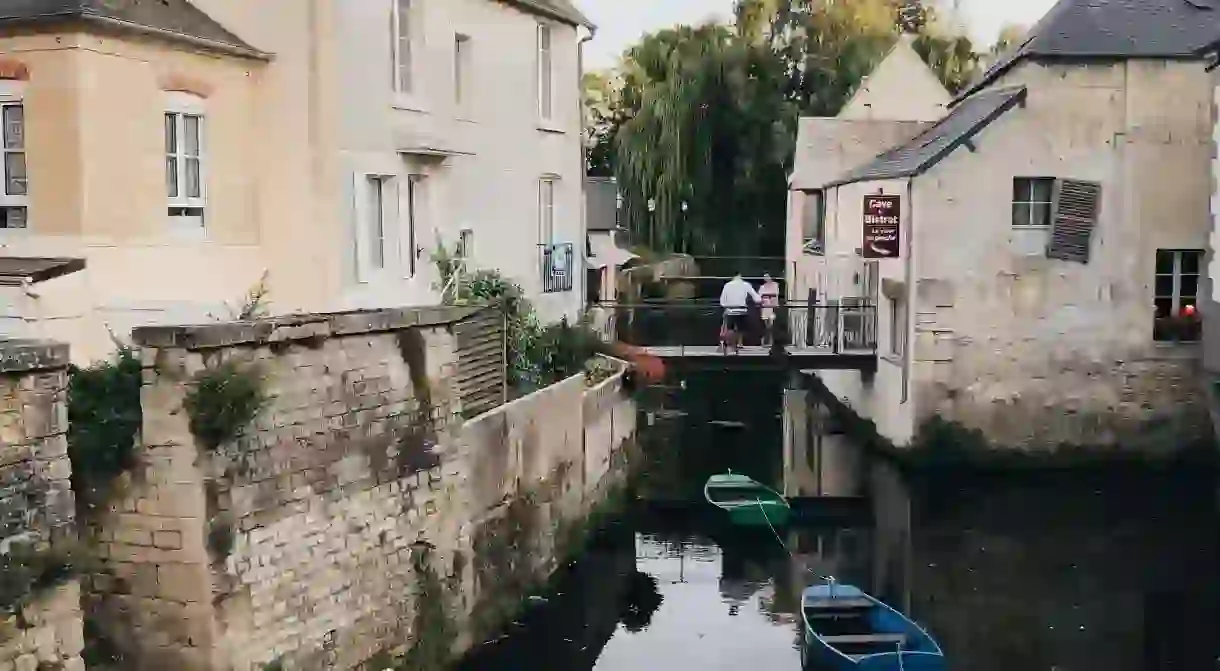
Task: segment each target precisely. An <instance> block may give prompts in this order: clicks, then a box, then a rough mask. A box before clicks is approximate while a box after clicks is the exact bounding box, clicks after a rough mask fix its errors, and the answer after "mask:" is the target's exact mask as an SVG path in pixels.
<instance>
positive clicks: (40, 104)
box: [0, 33, 299, 360]
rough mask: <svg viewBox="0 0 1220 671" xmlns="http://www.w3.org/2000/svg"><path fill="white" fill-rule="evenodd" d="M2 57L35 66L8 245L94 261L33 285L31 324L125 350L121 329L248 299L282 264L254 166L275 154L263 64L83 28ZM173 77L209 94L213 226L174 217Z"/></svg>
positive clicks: (8, 48)
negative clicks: (264, 242) (269, 238)
mask: <svg viewBox="0 0 1220 671" xmlns="http://www.w3.org/2000/svg"><path fill="white" fill-rule="evenodd" d="M0 57H3V58H10V59H15V60H19V61H20V62H22V63H24V64H25V65H26V66H27V68H28V71H29V79H28V81H26V82H20V83H14V82H9V83H8V84H9V86H10V87H11V86H17V87H20V90H21V91H22V95H23V96H24V104H25V112H26V119H27V140H26V144H27V147H26V152H27V160H28V162H29V173H30V198H29V208H30V209H29V213H30V215H29V216H30V226H29V228H28V229H27V230H24V231H12V230H7V231H0V239H2V240H3V243H4V245H5V250H4V253H5V254H7V255H13V256H81V257H84V258H85V259H86V262H87V268H86V270H84V271H82V272H80V273H77V274H75V275H73V276H69V277H65V278H60V279H57V280H52V281H49V282H46V283H43V284H40V285H38V286H36V287H35V288H34V291H35V292H36V294H37V296H38V298H37V301H36V305H35V306H34V308H33V313H34V314H31V315H29V316H28V317H27V318H29V319H35V320H37V321H35V322H34V323H31V324H29V329H28V332H31V333H33V334H35V335H43V336H48V337H55V338H59V339H64V340H67V341H68V342H70V343H72V344H73V345H74V348H73V355H74V357H75V358H77V359H78V360H87V359H92V358H96V357H99V356H104V355H105V354H106V353H107V352H109V351H110V350H111V349H112V348H113V345H112V342H111V338H110V334H109V331H111V330H112V331H114V332H115V333H116V335H118V336H120V337H125V336H126V334H127V332H128V331H129V330H130V328H131V327H132V326H135V325H138V324H144V323H155V322H161V321H200V320H203V319H206V318H207V317H208V314H209V313H219V314H224V313H225V310H224V307H223V303H224V302H225V301H230V302H233V303H235V304H236V303H238V302H240V300H241V297H242V295H243V294H244V293H245V291H246V290H247V289H248V288H249V287H250V286H251V285H252V284H254V283H255V282H256V281H257V280H258V278H259V276H260V275H261V274H262V272H263V271H264V269H267V268H268V267H269V265H270V264H269V263H268V259H266V258H264V255H263V254H262V250H261V249H260V248H259V243H260V238H261V235H260V226H259V218H260V217H259V215H260V213H259V211H258V209H257V204H258V199H259V192H260V188H261V184H260V181H259V171H257V170H255V169H254V168H255V167H256V166H257V165H258V162H259V160H260V158H261V157H263V156H265V155H266V154H267V151H266V149H265V148H264V145H263V143H262V142H261V141H260V140H261V134H260V133H259V132H258V130H259V129H258V127H257V126H256V125H255V123H254V120H255V113H256V110H257V107H258V102H259V101H258V94H257V84H258V79H259V74H260V71H261V70H262V68H264V67H265V66H264V65H263V64H261V63H258V62H256V61H249V60H240V59H234V58H231V57H216V56H208V55H202V54H197V53H189V52H187V51H183V50H180V49H177V48H174V47H171V46H169V45H167V44H163V43H157V42H150V41H142V40H136V39H117V38H113V37H103V36H98V35H87V34H81V33H61V34H40V35H26V36H13V37H7V38H4V39H3V40H0ZM171 78H178V79H180V80H189V81H193V82H198V83H199V84H200V86H198V87H197V88H200V89H202V91H201V92H204V93H206V94H207V97H206V98H204V99H202V100H201V101H200V104H201V105H202V107H203V111H204V113H205V115H206V125H205V135H204V147H205V160H206V164H205V173H204V178H205V188H206V190H207V208H206V212H207V224H206V226H205V227H204V228H203V229H197V230H184V229H182V228H181V227H176V226H174V225H172V224H171V221H170V219H169V217H168V215H167V200H166V195H165V157H164V135H163V133H164V125H163V114H164V112H165V110H166V105H167V103H168V101H169V95H170V94H169V93H167V92H166V91H164V90H162V83H163V82H167V81H169V80H170V79H171ZM289 158H291V157H289ZM298 160H299V159H298Z"/></svg>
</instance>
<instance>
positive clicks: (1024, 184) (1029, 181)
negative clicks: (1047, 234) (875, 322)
mask: <svg viewBox="0 0 1220 671" xmlns="http://www.w3.org/2000/svg"><path fill="white" fill-rule="evenodd" d="M1054 195H1055V178H1054V177H1014V178H1013V180H1012V227H1013V228H1024V229H1037V230H1050V227H1051V213H1052V211H1053V209H1054Z"/></svg>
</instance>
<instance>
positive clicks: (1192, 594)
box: [456, 373, 1220, 671]
mask: <svg viewBox="0 0 1220 671" xmlns="http://www.w3.org/2000/svg"><path fill="white" fill-rule="evenodd" d="M727 375H728V376H727V377H726V374H724V373H708V374H705V375H702V376H694V377H690V378H688V381H687V383H686V384H685V385H684V388H678V389H671V390H668V391H666V392H664V393H658V394H657V396H658V397H657V398H655V399H650V400H649V401H647V402H646V405H647V406H648V408H647V412H648V413H650V414H649V416H650V417H651V421H648V422H642V424H644V425H646V426H644V428H643V430H642V434H641V437H640V438H641V439H640V443H641V448H642V449H641V455H640V457H639V461H640V463H638V464H637V467H636V470H637V472H638V477H637V478H636V480H635V482H634V487H633V492H634V493H633V499H634V500H633V502H632V505H631V506H630V510H629V512H627V513H625V514H623V515H622V516H621V517H620V518H619V519H617V520H615V521H614V522H613V523H611V524H610V525H609V526H608V527H607V528H606V529H605V530H603V531H602V532H601V533H599V534H598V535H597V536H596V537H595V538H594V539H593V542H592V543H591V545H590V547H589V549H588V550H587V551H586V553H585V554H584V555H583V556H582V557H581V558H579V559H578V560H577V561H575V562H573V563H572V564H571V565H569V566H568V567H566V568H565V569H564V570H563V571H561V572H560V574H559V575H557V576H556V577H555V578H554V580H553V581H552V584H551V586H550V587H549V589H548V590H546V591H545V592H543V593H540V594H538V595H536V596H534V597H533V598H531V599H530V604H531V605H530V606H529V608H527V610H526V612H524V613H523V614H522V615H521V617H520V618H518V620H517V621H516V622H514V623H513V624H512V625H511V626H510V627H509V628H508V629H507V630H506V631H504V632H503V634H502V635H501V636H499V637H497V638H494V639H493V640H490V641H487V642H485V643H483V644H482V645H480V646H478V647H477V648H476V649H475V650H474V651H472V653H471V654H470V655H469V656H468V657H467V659H465V660H463V661H462V662H461V663H460V664H459V665H457V667H456V668H457V670H458V671H484V670H486V671H492V670H496V671H515V670H518V669H520V670H522V671H527V670H528V671H593V670H596V671H647V670H651V669H657V670H667V671H668V670H685V669H690V670H692V671H695V670H719V669H724V670H730V669H731V670H733V671H741V670H742V669H749V670H750V671H781V670H791V671H797V670H799V669H800V661H799V660H800V657H799V651H798V649H797V641H798V640H799V636H800V633H799V632H800V627H799V611H798V607H797V606H798V603H799V593H800V590H801V589H802V588H803V587H805V586H806V585H808V584H810V583H811V582H815V581H816V580H817V579H818V578H817V576H819V575H833V576H835V577H837V578H838V579H839V580H840V581H843V582H850V583H853V584H856V585H859V586H861V587H863V588H865V589H866V590H868V591H870V592H872V593H874V594H876V595H878V596H880V597H882V598H884V599H885V600H887V601H888V602H889V603H891V604H893V605H895V606H896V607H900V608H904V609H906V610H907V611H908V612H909V613H911V614H912V615H913V616H914V617H915V618H916V619H917V620H918V621H919V622H920V623H921V624H923V625H925V626H926V627H927V628H928V629H929V630H930V631H931V632H932V634H933V635H934V636H935V637H936V638H937V639H938V640H939V641H940V643H941V645H942V647H943V648H944V649H945V650H946V653H947V656H948V659H949V662H950V668H951V669H954V670H955V671H1128V670H1130V671H1179V670H1181V671H1216V670H1217V669H1220V514H1218V513H1217V498H1216V492H1217V484H1216V480H1215V478H1214V475H1212V474H1210V473H1200V472H1197V471H1191V472H1187V471H1176V470H1169V469H1160V470H1152V469H1140V470H1136V469H1132V468H1124V469H1118V468H1113V469H1104V470H1103V469H1098V470H1094V471H1089V472H1084V471H1070V472H1068V471H1064V472H1058V473H1025V474H1020V475H1015V474H1007V475H1002V476H1000V475H993V476H988V477H971V478H963V477H961V476H931V477H924V478H921V479H920V480H919V481H911V480H907V479H904V478H902V477H901V476H899V475H898V474H897V473H896V472H895V471H893V470H892V469H890V468H889V467H888V466H887V465H886V464H884V463H873V462H869V461H867V460H859V459H856V460H851V459H846V460H845V459H837V460H834V463H835V464H838V465H837V466H836V468H837V469H838V470H840V471H844V470H849V471H851V472H849V473H845V472H840V473H835V474H827V473H824V472H821V470H820V469H825V468H827V464H828V463H831V462H832V460H831V459H830V458H829V457H824V458H823V459H821V461H822V465H821V467H820V469H819V468H818V467H817V465H816V464H814V465H811V463H810V462H811V461H813V460H809V459H794V458H793V457H792V450H791V449H790V446H788V448H787V449H786V445H785V432H784V427H785V422H791V419H792V418H791V417H790V416H785V413H784V412H783V411H782V410H781V409H782V408H784V407H785V405H784V398H785V396H784V395H785V392H784V390H783V383H782V380H781V378H779V377H778V376H775V375H773V374H769V373H758V374H744V373H732V374H727ZM789 394H791V392H789ZM788 405H789V407H791V406H792V404H791V403H789V404H788ZM789 414H791V413H789ZM789 433H791V432H789ZM788 442H789V443H790V442H791V438H790V437H789V440H788ZM726 469H732V470H734V471H736V472H741V473H745V474H747V475H750V476H751V477H754V478H755V479H758V480H761V481H764V482H766V483H768V484H770V485H772V486H774V487H775V488H776V489H781V488H784V489H785V490H786V491H789V492H791V491H793V487H794V486H796V487H797V489H798V490H800V491H807V490H808V482H809V481H810V478H811V473H810V471H811V469H815V470H818V472H817V473H816V474H814V475H813V476H812V479H813V480H814V481H819V482H820V481H827V480H833V481H834V482H836V483H837V484H836V485H835V487H838V488H840V489H842V488H843V487H844V485H843V483H844V482H847V481H852V482H854V483H855V485H856V486H855V488H854V489H852V490H851V491H852V493H857V494H859V495H860V498H859V499H858V500H844V499H836V500H834V501H831V502H828V503H826V504H825V505H823V504H822V503H819V502H816V501H812V500H811V499H808V500H807V499H802V500H801V501H800V502H799V503H800V506H799V510H800V512H801V514H800V516H799V517H800V519H799V521H798V522H797V523H796V524H794V525H792V526H790V527H789V528H787V529H783V530H779V531H777V532H773V531H772V530H771V529H767V528H765V527H764V528H762V529H741V528H733V527H731V526H729V525H727V524H725V523H724V520H723V519H722V518H720V517H718V516H717V515H715V514H714V513H715V512H716V511H715V510H714V509H711V508H710V506H708V505H707V504H706V503H705V502H704V501H703V496H702V485H703V482H704V481H705V480H706V479H707V477H708V476H709V475H711V474H713V473H719V472H724V471H725V470H726ZM794 483H796V484H795V485H794ZM801 483H805V484H801Z"/></svg>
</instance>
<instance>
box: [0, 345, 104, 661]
mask: <svg viewBox="0 0 1220 671" xmlns="http://www.w3.org/2000/svg"><path fill="white" fill-rule="evenodd" d="M67 366H68V347H67V346H66V345H59V344H53V343H46V342H38V341H31V340H4V341H0V555H4V558H3V559H4V565H3V568H0V570H2V571H3V572H4V573H5V575H4V576H3V582H4V596H5V601H6V603H4V604H3V607H4V609H5V612H3V613H0V618H2V619H0V670H2V671H10V670H13V669H16V670H18V671H35V670H36V669H37V670H41V669H63V670H65V671H77V670H79V669H84V663H83V662H82V661H81V657H80V653H81V649H82V647H83V645H84V643H83V636H82V626H83V625H82V619H81V610H80V588H79V585H78V583H77V581H76V579H75V577H66V578H61V579H58V580H56V581H55V583H54V584H53V585H51V586H49V587H37V588H29V587H28V585H27V584H26V581H24V580H21V579H19V577H18V575H19V574H20V573H21V572H22V569H28V570H30V571H31V573H30V575H31V576H36V575H45V573H44V572H45V571H47V570H54V569H55V568H56V566H55V564H56V562H57V559H56V558H57V556H59V554H60V553H62V552H64V551H66V550H68V549H69V548H70V547H71V546H72V544H73V542H74V539H75V527H74V525H75V504H74V500H73V496H72V482H71V479H72V464H71V462H70V461H69V459H68V438H67V430H68V398H67V397H68V393H67V387H68V374H67Z"/></svg>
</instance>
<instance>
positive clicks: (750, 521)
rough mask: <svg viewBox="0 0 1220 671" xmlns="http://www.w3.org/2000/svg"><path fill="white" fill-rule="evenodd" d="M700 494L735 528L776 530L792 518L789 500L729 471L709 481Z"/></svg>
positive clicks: (768, 488) (714, 476) (764, 486)
mask: <svg viewBox="0 0 1220 671" xmlns="http://www.w3.org/2000/svg"><path fill="white" fill-rule="evenodd" d="M703 495H704V497H705V498H707V500H708V502H709V503H711V504H712V505H714V506H716V507H717V508H720V509H721V510H723V511H725V512H726V513H728V516H729V520H730V521H731V522H732V523H733V524H736V525H741V526H773V527H776V526H781V525H784V524H787V523H788V520H789V518H790V517H791V516H792V509H791V508H789V507H788V501H787V500H786V499H784V497H783V496H781V495H780V494H779V493H778V492H776V491H775V490H773V489H771V488H770V487H767V486H766V485H763V484H761V483H759V482H757V481H755V480H752V479H750V478H748V477H746V476H744V475H740V474H736V473H733V472H731V471H730V472H729V473H728V474H725V475H713V476H712V477H710V478H708V481H707V484H705V485H704V486H703Z"/></svg>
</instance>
